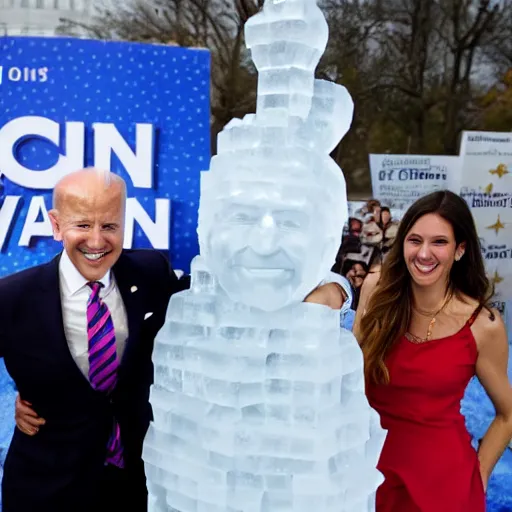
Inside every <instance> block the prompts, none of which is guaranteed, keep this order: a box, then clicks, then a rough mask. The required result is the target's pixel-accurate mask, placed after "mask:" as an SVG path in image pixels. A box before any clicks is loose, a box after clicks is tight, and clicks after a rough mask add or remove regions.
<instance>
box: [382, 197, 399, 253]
mask: <svg viewBox="0 0 512 512" xmlns="http://www.w3.org/2000/svg"><path fill="white" fill-rule="evenodd" d="M379 227H380V229H381V230H382V234H383V237H382V252H383V253H384V254H386V253H387V252H388V251H389V250H390V249H391V246H392V245H393V242H394V241H395V238H396V234H397V232H398V223H397V222H394V221H393V219H392V218H391V211H390V209H389V208H388V207H387V206H385V207H383V208H381V210H380V222H379Z"/></svg>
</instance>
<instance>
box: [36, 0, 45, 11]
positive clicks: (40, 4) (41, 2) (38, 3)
mask: <svg viewBox="0 0 512 512" xmlns="http://www.w3.org/2000/svg"><path fill="white" fill-rule="evenodd" d="M36 9H44V0H36Z"/></svg>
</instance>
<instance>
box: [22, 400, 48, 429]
mask: <svg viewBox="0 0 512 512" xmlns="http://www.w3.org/2000/svg"><path fill="white" fill-rule="evenodd" d="M14 418H15V419H16V426H17V427H18V428H19V429H20V430H21V431H22V432H23V433H24V434H27V435H28V436H34V435H36V434H37V433H38V432H39V429H40V428H41V426H43V425H44V424H45V423H46V421H45V420H44V419H43V418H40V417H39V416H38V415H37V413H36V412H35V411H34V409H32V404H31V403H29V402H27V401H25V400H22V399H21V397H20V395H17V396H16V411H15V414H14Z"/></svg>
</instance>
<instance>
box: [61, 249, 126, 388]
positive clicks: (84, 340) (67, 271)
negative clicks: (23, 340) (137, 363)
mask: <svg viewBox="0 0 512 512" xmlns="http://www.w3.org/2000/svg"><path fill="white" fill-rule="evenodd" d="M59 277H60V297H61V304H62V319H63V322H64V333H65V335H66V340H67V342H68V347H69V351H70V352H71V355H72V357H73V359H74V360H75V362H76V364H77V366H78V367H79V368H80V370H81V371H82V373H83V374H84V375H85V377H86V378H87V379H88V378H89V340H88V337H87V301H88V300H89V296H90V295H91V293H92V290H91V288H90V287H89V286H88V285H87V282H88V281H87V280H86V279H85V278H84V277H83V276H82V274H80V272H78V270H77V269H76V267H75V266H74V265H73V263H72V262H71V260H70V259H69V256H68V254H67V252H66V250H64V251H63V252H62V256H61V258H60V262H59ZM99 282H100V283H102V284H103V288H101V290H100V298H101V299H102V300H103V301H104V302H105V304H106V305H107V307H108V309H109V310H110V315H111V317H112V322H113V324H114V332H115V335H116V347H117V357H118V359H119V360H121V357H122V356H123V352H124V348H125V345H126V339H127V338H128V318H127V316H126V309H125V307H124V303H123V300H122V298H121V294H120V293H119V289H118V287H117V285H116V283H115V279H114V276H113V274H112V273H111V272H110V271H109V272H108V273H107V274H106V275H105V276H103V278H102V279H100V281H99Z"/></svg>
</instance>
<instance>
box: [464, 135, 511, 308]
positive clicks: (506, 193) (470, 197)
mask: <svg viewBox="0 0 512 512" xmlns="http://www.w3.org/2000/svg"><path fill="white" fill-rule="evenodd" d="M460 155H461V159H462V175H461V196H462V197H463V198H464V199H465V200H466V202H467V203H468V205H469V206H470V208H471V212H472V213H473V217H474V219H475V223H476V226H477V230H478V235H479V236H480V240H481V243H482V251H483V255H484V258H485V263H486V267H487V272H488V275H489V277H490V279H491V281H492V282H493V284H494V286H495V290H496V296H495V298H496V300H502V301H504V300H510V299H512V134H511V133H495V132H464V133H463V136H462V143H461V151H460Z"/></svg>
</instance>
